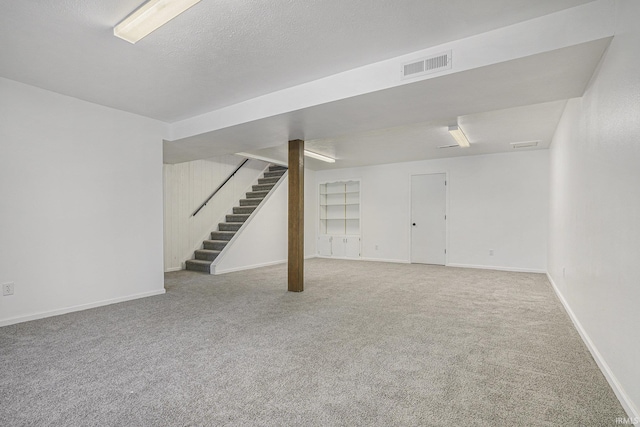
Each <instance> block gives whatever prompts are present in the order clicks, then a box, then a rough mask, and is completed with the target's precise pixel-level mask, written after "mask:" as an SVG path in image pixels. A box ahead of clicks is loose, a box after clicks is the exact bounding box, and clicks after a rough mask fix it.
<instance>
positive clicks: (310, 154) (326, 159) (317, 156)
mask: <svg viewBox="0 0 640 427" xmlns="http://www.w3.org/2000/svg"><path fill="white" fill-rule="evenodd" d="M304 155H305V156H307V157H313V158H314V159H318V160H322V161H323V162H327V163H335V162H336V159H332V158H331V157H329V156H325V155H322V154H318V153H314V152H313V151H309V150H304Z"/></svg>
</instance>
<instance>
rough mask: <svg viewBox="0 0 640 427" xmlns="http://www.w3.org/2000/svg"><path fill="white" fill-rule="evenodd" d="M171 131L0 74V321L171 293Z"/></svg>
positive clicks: (152, 121) (14, 321) (156, 124)
mask: <svg viewBox="0 0 640 427" xmlns="http://www.w3.org/2000/svg"><path fill="white" fill-rule="evenodd" d="M163 128H164V125H163V124H162V123H160V122H157V121H154V120H150V119H147V118H143V117H140V116H136V115H133V114H129V113H123V112H121V111H117V110H114V109H110V108H106V107H102V106H98V105H95V104H91V103H88V102H84V101H80V100H77V99H74V98H69V97H66V96H62V95H59V94H56V93H53V92H48V91H45V90H41V89H38V88H35V87H32V86H28V85H24V84H21V83H17V82H14V81H11V80H7V79H2V78H0V146H1V147H2V155H0V216H1V221H0V283H6V282H14V283H15V294H14V295H12V296H4V297H3V296H0V325H6V324H11V323H16V322H19V321H24V320H29V319H33V318H38V317H45V316H47V315H52V314H59V313H63V312H67V311H73V310H78V309H83V308H87V307H91V306H96V305H101V304H106V303H109V302H114V301H121V300H125V299H131V298H136V297H140V296H147V295H153V294H158V293H164V280H163V276H162V133H163Z"/></svg>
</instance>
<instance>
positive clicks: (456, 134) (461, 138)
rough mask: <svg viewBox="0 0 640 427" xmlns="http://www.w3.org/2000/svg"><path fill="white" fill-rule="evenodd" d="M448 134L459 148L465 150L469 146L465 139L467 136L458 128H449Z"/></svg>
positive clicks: (454, 126)
mask: <svg viewBox="0 0 640 427" xmlns="http://www.w3.org/2000/svg"><path fill="white" fill-rule="evenodd" d="M449 133H450V134H451V136H452V137H453V139H455V140H456V142H457V143H458V145H459V146H460V147H465V148H466V147H470V146H471V145H470V144H469V140H468V139H467V136H466V135H465V134H464V132H462V129H460V126H458V125H453V126H449Z"/></svg>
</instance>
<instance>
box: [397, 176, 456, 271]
mask: <svg viewBox="0 0 640 427" xmlns="http://www.w3.org/2000/svg"><path fill="white" fill-rule="evenodd" d="M440 174H444V181H445V183H446V184H445V189H444V211H445V213H444V214H445V215H446V217H447V220H446V221H445V223H444V234H445V238H444V242H445V243H444V244H445V248H444V249H445V254H444V265H445V267H446V266H448V265H449V187H450V181H449V172H448V171H432V172H424V173H411V174H409V210H408V214H407V225H408V227H409V239H408V241H409V251H408V254H409V260H408V261H409V264H413V263H412V262H411V258H412V257H411V255H412V254H411V248H412V246H413V245H412V243H413V232H412V231H411V228H412V227H413V226H412V225H411V223H412V222H411V221H412V218H411V212H413V197H412V193H413V187H412V186H413V177H414V176H421V175H440Z"/></svg>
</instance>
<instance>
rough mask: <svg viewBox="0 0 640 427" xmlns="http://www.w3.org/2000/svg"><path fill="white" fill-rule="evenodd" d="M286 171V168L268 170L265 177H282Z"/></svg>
mask: <svg viewBox="0 0 640 427" xmlns="http://www.w3.org/2000/svg"><path fill="white" fill-rule="evenodd" d="M286 171H287V170H286V169H285V170H278V171H273V172H269V171H267V172H265V173H264V177H265V178H275V177H278V178H280V177H281V176H282V175H284V173H285V172H286Z"/></svg>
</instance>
